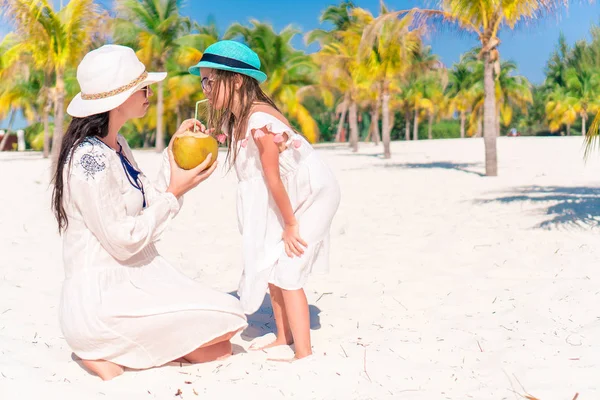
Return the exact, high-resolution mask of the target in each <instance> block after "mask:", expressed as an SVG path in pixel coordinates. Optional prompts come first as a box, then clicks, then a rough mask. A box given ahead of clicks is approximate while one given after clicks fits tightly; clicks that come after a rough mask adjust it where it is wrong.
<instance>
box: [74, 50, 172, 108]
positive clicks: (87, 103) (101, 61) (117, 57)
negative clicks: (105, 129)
mask: <svg viewBox="0 0 600 400" xmlns="http://www.w3.org/2000/svg"><path fill="white" fill-rule="evenodd" d="M166 77H167V73H166V72H147V71H146V67H145V66H144V64H142V63H141V62H140V60H139V59H138V57H137V56H136V54H135V52H134V51H133V49H131V48H129V47H126V46H120V45H115V44H107V45H104V46H102V47H99V48H97V49H96V50H92V51H90V52H89V53H87V54H86V55H85V57H83V60H81V63H79V66H78V67H77V82H78V83H79V88H80V89H81V92H80V93H78V94H77V96H75V97H74V98H73V100H72V101H71V103H69V106H68V107H67V113H68V114H69V115H70V116H72V117H78V118H83V117H87V116H90V115H94V114H100V113H103V112H106V111H110V110H113V109H115V108H117V107H118V106H120V105H121V104H123V103H124V102H125V101H126V100H127V99H128V98H129V96H131V95H132V94H133V93H134V92H135V91H137V90H139V89H140V88H142V87H144V86H147V85H150V84H152V83H156V82H160V81H162V80H163V79H165V78H166Z"/></svg>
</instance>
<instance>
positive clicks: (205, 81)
mask: <svg viewBox="0 0 600 400" xmlns="http://www.w3.org/2000/svg"><path fill="white" fill-rule="evenodd" d="M200 82H201V83H202V91H203V92H204V93H210V91H211V90H212V86H213V82H214V81H213V80H211V79H209V78H208V77H204V78H202V80H201V81H200Z"/></svg>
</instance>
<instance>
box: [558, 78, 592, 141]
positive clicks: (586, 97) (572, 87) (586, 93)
mask: <svg viewBox="0 0 600 400" xmlns="http://www.w3.org/2000/svg"><path fill="white" fill-rule="evenodd" d="M566 80H567V90H568V91H569V94H570V96H571V97H572V98H573V99H575V104H573V106H574V108H575V110H577V111H578V112H579V115H580V117H581V135H582V136H585V133H586V122H587V119H588V113H590V112H596V111H597V110H598V109H600V102H599V101H598V95H600V76H599V75H598V71H597V70H596V71H595V70H593V69H592V68H580V69H579V71H578V70H577V69H575V68H569V69H568V70H567V73H566Z"/></svg>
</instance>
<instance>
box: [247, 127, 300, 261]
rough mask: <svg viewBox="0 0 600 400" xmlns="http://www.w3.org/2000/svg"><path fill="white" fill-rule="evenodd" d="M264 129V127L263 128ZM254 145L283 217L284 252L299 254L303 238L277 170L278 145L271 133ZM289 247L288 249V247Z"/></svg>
mask: <svg viewBox="0 0 600 400" xmlns="http://www.w3.org/2000/svg"><path fill="white" fill-rule="evenodd" d="M263 129H264V128H263ZM254 140H255V143H256V146H257V147H258V152H259V154H260V162H261V164H262V168H263V173H264V177H265V182H266V184H267V188H268V189H269V192H270V193H271V196H273V200H275V204H276V205H277V208H278V209H279V212H280V213H281V216H282V217H283V222H284V224H285V227H284V234H283V236H284V241H285V242H286V252H287V253H288V255H289V256H290V257H291V256H292V254H290V250H291V253H293V254H296V255H297V256H301V255H302V254H303V253H304V250H303V249H302V247H301V246H300V244H301V245H303V246H306V243H305V242H304V240H302V239H301V238H300V235H299V233H298V221H296V216H295V215H294V210H293V208H292V203H291V202H290V198H289V196H288V194H287V191H286V190H285V187H284V186H283V182H282V181H281V175H280V172H279V147H278V146H277V144H276V143H275V142H273V135H269V134H267V135H264V136H262V137H260V138H255V139H254ZM288 247H289V249H288Z"/></svg>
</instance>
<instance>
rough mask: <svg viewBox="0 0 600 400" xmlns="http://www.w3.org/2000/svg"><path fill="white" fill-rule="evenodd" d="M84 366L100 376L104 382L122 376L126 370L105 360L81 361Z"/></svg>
mask: <svg viewBox="0 0 600 400" xmlns="http://www.w3.org/2000/svg"><path fill="white" fill-rule="evenodd" d="M81 363H82V364H83V366H84V367H85V368H86V369H87V370H89V371H90V372H92V373H94V374H96V375H98V376H99V377H100V379H102V380H103V381H109V380H111V379H113V378H116V377H117V376H119V375H121V374H122V373H123V372H124V371H125V369H124V368H123V367H121V366H120V365H117V364H115V363H112V362H110V361H105V360H81Z"/></svg>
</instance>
